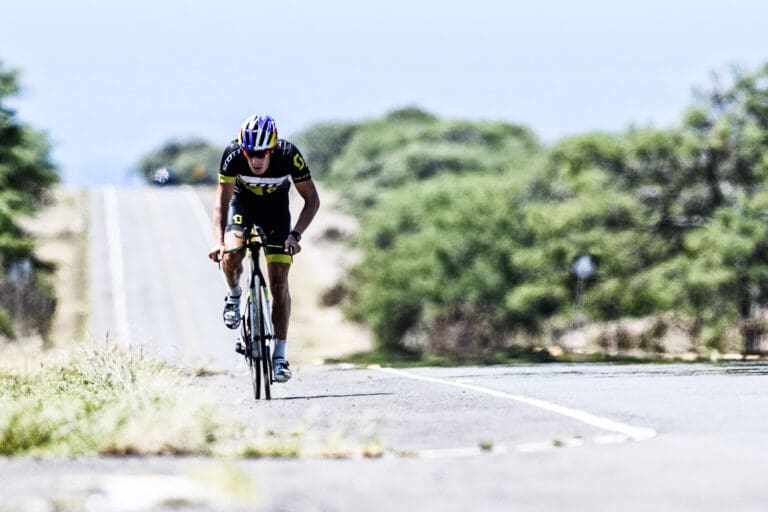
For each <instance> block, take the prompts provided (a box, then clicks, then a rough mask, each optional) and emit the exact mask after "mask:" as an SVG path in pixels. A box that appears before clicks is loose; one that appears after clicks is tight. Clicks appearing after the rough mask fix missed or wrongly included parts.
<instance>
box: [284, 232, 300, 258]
mask: <svg viewBox="0 0 768 512" xmlns="http://www.w3.org/2000/svg"><path fill="white" fill-rule="evenodd" d="M291 247H293V252H291ZM283 252H284V253H286V254H299V253H300V252H301V245H299V242H297V241H296V239H295V238H294V237H293V235H288V238H286V239H285V249H284V250H283Z"/></svg>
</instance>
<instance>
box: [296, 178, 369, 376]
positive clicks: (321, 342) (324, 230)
mask: <svg viewBox="0 0 768 512" xmlns="http://www.w3.org/2000/svg"><path fill="white" fill-rule="evenodd" d="M318 189H319V193H320V199H321V206H320V211H319V212H318V213H317V216H316V217H315V220H314V221H313V222H312V225H311V226H310V227H309V229H308V230H307V233H306V236H305V238H304V242H303V243H302V248H303V250H302V253H301V254H300V255H299V256H297V257H296V259H295V262H294V266H293V269H292V270H291V276H290V280H291V296H292V300H293V307H292V312H291V327H290V333H289V335H290V339H291V344H292V348H291V358H292V360H294V359H295V360H296V362H304V363H310V362H319V361H321V360H329V359H330V360H332V359H336V358H339V357H342V356H345V355H349V354H352V353H356V352H367V351H370V350H372V349H373V341H372V335H371V333H370V331H369V330H368V329H366V328H364V327H362V326H359V325H356V324H353V323H351V322H349V321H347V320H346V319H345V318H344V317H343V315H342V313H341V311H340V310H339V308H338V307H335V306H325V305H323V297H324V296H325V295H326V294H327V292H328V291H329V290H332V289H333V288H335V287H336V286H338V284H339V282H340V281H342V280H343V279H344V276H345V275H346V273H347V271H348V270H349V268H350V267H351V266H352V265H353V264H354V263H355V262H356V261H357V259H358V257H359V255H358V254H357V252H356V251H354V250H352V249H350V248H349V247H348V246H347V244H345V243H344V241H343V240H344V239H345V238H347V237H350V236H352V235H353V234H354V233H355V232H356V231H357V229H358V226H357V222H356V220H355V219H354V218H352V217H350V216H347V215H344V214H342V213H340V211H339V208H338V196H337V195H336V194H335V193H333V192H331V191H330V190H327V189H325V188H322V187H321V186H318ZM294 194H295V192H294ZM291 204H292V205H293V206H292V208H293V212H292V215H293V217H294V218H297V217H298V212H299V210H300V208H301V205H302V204H303V203H302V200H301V198H300V197H298V195H295V196H294V197H291Z"/></svg>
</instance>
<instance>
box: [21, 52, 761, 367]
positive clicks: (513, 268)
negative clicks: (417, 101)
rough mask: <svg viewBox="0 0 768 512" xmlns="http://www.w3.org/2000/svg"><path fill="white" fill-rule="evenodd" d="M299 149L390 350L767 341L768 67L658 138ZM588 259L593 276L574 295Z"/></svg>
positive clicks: (349, 283)
mask: <svg viewBox="0 0 768 512" xmlns="http://www.w3.org/2000/svg"><path fill="white" fill-rule="evenodd" d="M33 140H37V139H34V138H33ZM293 140H294V142H296V143H297V145H298V146H299V147H300V148H301V150H302V152H303V153H304V156H305V157H306V159H307V161H308V162H309V164H310V167H311V169H312V172H313V176H314V177H315V179H317V180H318V181H320V182H322V183H323V184H325V185H327V186H329V187H331V188H333V189H336V190H337V191H338V192H339V193H340V195H341V196H342V197H343V207H344V208H345V209H346V210H347V211H348V212H350V213H352V214H353V215H355V216H356V217H357V218H358V219H359V221H360V230H359V235H358V236H357V237H356V239H355V240H353V241H352V243H353V244H354V245H355V246H356V247H357V248H358V249H359V250H360V252H361V254H362V258H361V260H360V262H359V264H357V265H356V266H355V267H354V268H353V270H352V272H351V275H350V276H349V278H348V279H347V280H346V282H345V283H343V285H342V286H341V289H342V290H343V291H344V293H343V294H340V295H338V296H339V297H340V298H339V299H338V300H340V301H341V304H342V306H343V307H344V309H345V311H346V312H347V314H348V315H349V316H350V317H351V318H353V319H355V320H358V321H360V322H363V323H365V324H367V325H369V326H371V327H372V328H373V330H374V332H375V334H376V337H377V340H378V343H379V346H380V348H382V349H385V350H388V351H400V352H408V353H415V354H424V353H435V354H446V355H450V356H453V357H459V358H468V359H478V358H483V357H486V356H487V357H492V356H493V354H497V353H500V352H504V351H509V350H514V349H515V346H516V345H517V344H518V343H520V342H519V341H518V340H527V341H524V342H523V343H526V342H527V343H536V344H542V345H552V344H557V343H559V341H558V340H559V339H560V338H561V337H562V336H563V334H564V333H567V332H569V331H573V330H574V329H576V328H579V327H582V326H583V325H584V324H585V323H587V324H589V323H592V324H595V323H605V324H606V325H607V324H610V323H611V322H618V321H620V320H621V319H626V318H646V319H651V320H652V321H651V322H649V323H648V325H649V326H651V327H649V329H650V330H651V332H650V334H648V333H645V334H641V338H642V337H643V336H646V334H647V336H650V337H651V338H653V340H656V337H659V336H664V333H665V332H667V331H668V330H669V329H671V328H673V327H674V328H677V329H678V330H683V331H685V335H686V336H687V337H688V338H689V339H690V347H689V348H690V349H691V350H694V351H697V352H699V353H700V354H705V353H707V352H708V351H710V350H717V351H720V352H723V351H728V350H745V351H746V352H748V353H749V352H760V351H765V350H766V346H768V343H766V341H768V340H766V336H765V334H766V333H768V321H767V320H766V310H767V309H768V308H766V306H767V305H768V270H766V257H767V256H768V234H767V230H766V221H767V220H768V189H766V179H768V66H764V67H762V68H759V69H756V70H739V69H733V70H732V71H731V72H730V73H728V74H722V75H719V76H718V75H714V74H713V80H712V83H711V85H710V86H709V87H708V88H705V89H701V90H698V91H696V92H695V93H694V95H693V98H692V101H691V105H690V107H689V108H688V109H687V111H686V112H684V113H683V115H682V116H681V119H680V121H679V123H678V124H677V125H676V126H672V127H668V128H664V129H660V128H655V127H651V126H633V127H630V128H628V129H627V130H626V131H624V132H623V133H600V132H595V133H586V134H579V135H575V136H572V137H567V138H564V139H562V140H559V141H557V142H555V143H554V144H551V145H548V146H545V145H543V144H541V143H540V142H539V141H538V140H537V137H536V135H535V134H534V133H533V132H532V131H531V130H529V129H528V128H526V127H524V126H519V125H515V124H508V123H502V122H489V121H484V122H473V121H465V120H448V119H440V118H438V117H437V116H435V115H433V114H431V113H429V112H425V111H423V110H421V109H419V108H417V107H406V108H402V109H399V110H395V111H393V112H390V113H389V114H387V115H385V116H384V117H382V118H378V119H371V120H367V121H357V122H325V123H321V124H317V125H315V126H311V127H309V128H308V129H306V130H305V131H304V132H302V133H300V134H298V135H297V136H296V137H295V138H293ZM28 144H31V141H30V142H29V143H28ZM41 150H44V148H37V151H41ZM221 150H222V148H218V147H213V146H212V145H210V144H208V143H206V142H204V141H200V140H191V141H187V142H184V141H171V142H168V143H166V144H165V145H163V146H162V147H160V148H159V149H158V150H156V151H154V152H152V153H151V154H149V155H147V156H146V157H145V158H144V159H143V160H142V161H141V163H140V165H139V172H140V174H141V175H143V176H144V177H145V178H146V179H147V180H148V181H152V180H153V176H154V173H155V172H156V171H157V170H158V169H171V170H172V171H173V174H172V180H171V182H177V183H212V182H215V176H216V172H217V169H218V164H219V159H220V154H221ZM28 158H31V157H28ZM155 181H156V182H157V180H155ZM582 255H589V256H590V257H591V258H592V260H593V261H594V262H595V263H596V265H597V273H596V274H595V275H594V276H593V277H592V278H590V279H588V280H587V281H586V282H584V283H581V284H583V285H584V287H583V290H584V296H583V301H577V297H576V290H577V288H578V287H577V284H578V283H577V281H576V277H575V276H574V275H573V272H572V264H573V262H574V261H575V260H576V258H578V257H579V256H582ZM670 318H672V319H673V320H669V319H670ZM673 324H674V325H673ZM647 336H646V337H645V338H642V339H640V340H639V341H638V343H640V344H643V346H645V347H648V346H653V347H656V349H658V350H662V349H663V347H662V345H661V344H659V343H656V341H658V340H656V341H653V340H651V341H649V339H651V338H648V337H647ZM619 337H620V338H621V336H619ZM616 343H618V344H622V343H623V344H624V345H625V346H630V345H632V343H633V342H627V341H626V340H624V341H621V340H619V341H617V342H616ZM761 347H762V348H761Z"/></svg>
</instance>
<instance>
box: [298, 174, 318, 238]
mask: <svg viewBox="0 0 768 512" xmlns="http://www.w3.org/2000/svg"><path fill="white" fill-rule="evenodd" d="M294 186H295V187H296V191H297V192H298V193H299V195H300V196H301V197H302V199H304V207H303V208H302V209H301V213H299V219H298V220H297V221H296V224H295V225H294V226H293V229H294V231H298V232H299V233H304V231H306V230H307V228H308V227H309V225H310V223H311V222H312V219H314V218H315V214H316V213H317V210H318V208H320V196H319V195H318V193H317V187H315V182H314V181H312V180H306V181H301V182H299V183H294Z"/></svg>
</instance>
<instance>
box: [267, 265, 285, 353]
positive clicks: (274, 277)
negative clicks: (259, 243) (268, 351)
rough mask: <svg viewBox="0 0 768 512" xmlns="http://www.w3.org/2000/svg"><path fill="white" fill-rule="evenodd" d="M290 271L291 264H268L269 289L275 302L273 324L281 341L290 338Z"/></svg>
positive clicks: (273, 305) (276, 335)
mask: <svg viewBox="0 0 768 512" xmlns="http://www.w3.org/2000/svg"><path fill="white" fill-rule="evenodd" d="M268 257H269V256H268ZM290 270H291V264H290V263H278V262H275V261H269V262H267V272H268V273H269V289H270V291H271V292H272V300H273V304H272V323H273V324H274V326H275V337H276V338H277V339H279V340H285V339H287V337H288V322H289V319H290V317H291V292H290V290H289V288H288V272H289V271H290Z"/></svg>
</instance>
